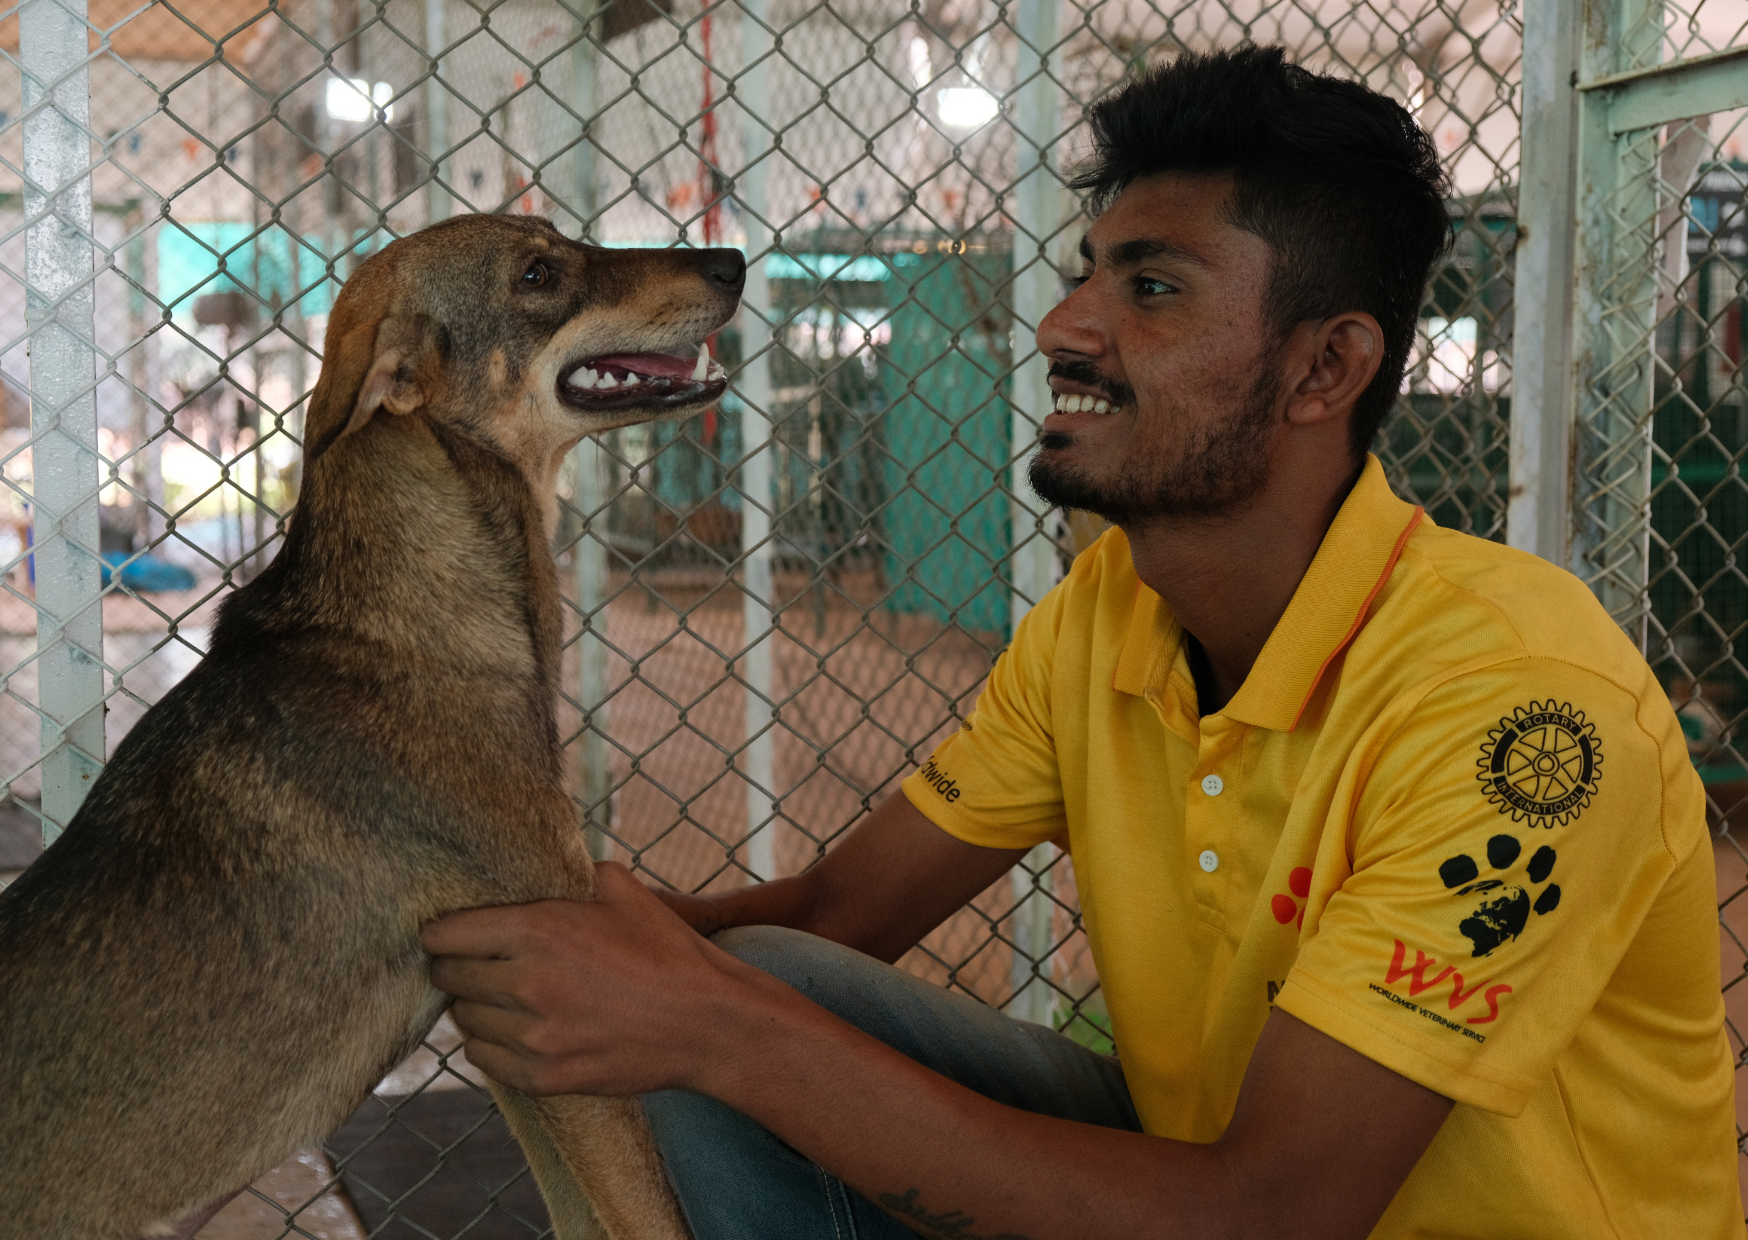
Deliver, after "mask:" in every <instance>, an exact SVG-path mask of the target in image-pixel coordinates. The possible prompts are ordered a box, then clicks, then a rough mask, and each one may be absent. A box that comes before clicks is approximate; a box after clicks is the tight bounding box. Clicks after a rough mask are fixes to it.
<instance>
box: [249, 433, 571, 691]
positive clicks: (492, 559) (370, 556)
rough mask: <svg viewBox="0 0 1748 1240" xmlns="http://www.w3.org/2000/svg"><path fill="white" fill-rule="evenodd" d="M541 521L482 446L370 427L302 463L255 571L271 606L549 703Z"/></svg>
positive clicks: (550, 645) (552, 685)
mask: <svg viewBox="0 0 1748 1240" xmlns="http://www.w3.org/2000/svg"><path fill="white" fill-rule="evenodd" d="M545 524H546V523H545V520H544V517H543V513H542V509H541V505H540V504H539V502H538V501H537V499H536V498H535V497H534V495H533V494H532V492H531V490H530V487H529V485H528V483H527V482H526V480H525V479H524V478H523V476H522V475H521V474H520V473H519V472H518V471H517V470H516V469H515V468H514V467H513V466H511V465H510V464H509V463H507V462H506V461H504V460H502V459H501V458H500V457H498V456H497V455H495V454H494V453H493V452H492V451H491V450H490V449H489V448H488V447H487V446H486V445H484V444H482V443H480V442H479V441H478V440H476V439H473V438H471V437H469V436H468V435H467V434H466V433H465V432H462V431H456V430H453V429H450V428H446V427H442V426H437V425H433V424H430V423H427V422H425V421H423V420H422V419H417V418H404V419H394V420H393V421H388V420H382V421H380V422H378V423H373V424H371V425H369V426H366V427H364V428H363V429H362V430H361V431H359V432H358V433H357V434H356V435H353V436H349V437H347V439H345V440H342V441H340V442H339V443H337V444H335V445H334V447H333V448H332V449H330V450H329V451H327V452H325V453H323V454H322V455H321V456H320V457H319V458H318V459H317V460H315V461H314V462H312V463H311V465H310V467H309V468H308V470H307V472H306V477H305V480H304V489H303V493H302V495H300V497H299V501H298V509H297V513H296V515H295V516H294V517H293V518H292V525H291V530H290V533H289V535H288V537H287V542H286V546H285V549H284V550H283V551H282V552H281V554H280V557H279V559H277V560H275V562H274V566H273V568H272V569H270V570H269V572H270V573H273V572H275V571H276V570H277V571H278V573H279V575H280V576H281V577H282V580H281V581H280V582H279V583H277V588H276V589H274V590H273V594H274V595H276V596H277V598H276V600H275V604H274V606H273V607H272V608H271V611H272V612H273V613H275V614H277V616H279V617H280V618H281V619H282V620H286V621H290V622H291V623H294V624H296V623H303V624H310V625H316V626H321V627H324V628H331V629H339V630H342V631H344V632H346V633H347V634H348V635H349V636H350V637H352V638H354V639H356V640H357V641H359V642H361V643H364V644H365V645H366V646H370V647H375V648H377V649H380V650H385V651H386V652H392V656H393V658H394V659H395V661H396V664H397V665H399V666H415V667H419V668H421V669H427V670H428V671H429V673H430V674H431V675H433V676H436V677H438V678H439V679H452V678H462V679H466V678H470V677H474V676H480V675H487V676H494V677H502V676H505V675H510V676H513V677H516V678H517V679H521V678H523V677H532V679H533V681H534V682H535V684H534V685H531V686H530V687H531V688H537V690H538V691H539V692H541V693H542V694H543V696H544V698H545V701H546V702H547V703H548V704H549V707H548V708H549V709H550V703H551V702H552V701H553V700H554V697H555V695H556V692H557V685H558V681H557V673H558V663H559V641H560V629H561V618H560V617H561V611H560V603H559V596H558V578H557V572H556V570H555V568H554V565H553V561H552V555H551V552H550V551H549V550H548V547H547V534H546V530H545ZM282 561H283V563H282ZM263 584H265V582H264V583H263ZM240 601H241V600H240ZM264 618H266V617H264ZM269 622H270V623H271V621H269Z"/></svg>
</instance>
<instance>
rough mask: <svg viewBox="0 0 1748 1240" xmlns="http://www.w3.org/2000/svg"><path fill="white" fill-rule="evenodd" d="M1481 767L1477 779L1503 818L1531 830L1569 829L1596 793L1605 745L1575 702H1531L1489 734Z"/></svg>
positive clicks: (1483, 744) (1482, 748) (1483, 746)
mask: <svg viewBox="0 0 1748 1240" xmlns="http://www.w3.org/2000/svg"><path fill="white" fill-rule="evenodd" d="M1476 765H1478V766H1479V767H1480V768H1481V769H1480V771H1479V772H1478V773H1477V774H1476V776H1475V778H1477V779H1479V780H1480V781H1481V788H1482V790H1483V792H1485V793H1486V796H1487V799H1488V800H1489V801H1490V802H1492V803H1493V805H1494V806H1496V807H1497V808H1498V810H1499V812H1500V813H1502V814H1510V815H1511V820H1512V821H1513V822H1522V821H1524V820H1525V819H1528V820H1529V825H1530V826H1532V827H1552V826H1553V825H1554V824H1555V823H1559V824H1560V825H1561V826H1564V825H1565V824H1566V823H1568V822H1571V821H1572V820H1573V819H1575V818H1577V817H1578V815H1580V814H1582V813H1583V812H1584V808H1585V806H1587V805H1589V804H1590V798H1591V796H1592V795H1593V794H1594V793H1595V792H1596V785H1597V782H1598V781H1599V780H1600V779H1601V778H1602V741H1601V739H1600V738H1599V737H1598V736H1597V735H1596V725H1595V724H1592V723H1591V722H1590V721H1589V720H1587V719H1585V717H1584V712H1583V711H1581V710H1574V709H1573V708H1572V704H1571V703H1570V702H1561V703H1557V704H1556V703H1554V702H1551V701H1549V702H1531V703H1530V704H1529V705H1528V706H1519V707H1518V708H1517V709H1516V710H1514V711H1512V712H1511V714H1510V715H1509V716H1507V717H1506V718H1504V719H1501V720H1500V721H1499V726H1498V727H1496V728H1494V729H1493V730H1492V731H1491V732H1489V733H1488V734H1487V739H1486V740H1484V741H1482V742H1481V759H1480V761H1479V762H1478V763H1477V764H1476Z"/></svg>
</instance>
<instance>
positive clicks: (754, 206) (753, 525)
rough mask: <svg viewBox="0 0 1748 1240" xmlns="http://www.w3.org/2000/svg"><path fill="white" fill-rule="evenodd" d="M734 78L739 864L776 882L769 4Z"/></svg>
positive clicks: (751, 30) (756, 13) (750, 24)
mask: <svg viewBox="0 0 1748 1240" xmlns="http://www.w3.org/2000/svg"><path fill="white" fill-rule="evenodd" d="M740 9H741V23H740V46H741V66H742V67H741V73H740V76H739V77H738V78H737V79H736V81H735V84H734V94H735V100H736V102H737V103H738V104H739V105H740V106H739V115H740V121H741V161H742V171H741V173H740V175H739V176H738V177H736V178H735V181H736V187H735V192H736V196H737V197H738V198H739V199H740V204H741V219H742V220H743V221H744V222H745V228H746V254H747V277H746V288H745V291H744V292H743V293H742V294H741V312H740V321H741V358H742V364H741V372H740V375H739V376H738V377H737V378H736V381H735V385H736V387H737V389H738V390H739V394H740V401H741V415H740V417H741V440H740V441H741V452H742V453H743V454H744V459H743V460H742V462H741V467H740V476H741V481H740V493H741V505H740V517H741V526H740V545H741V590H742V599H741V624H742V640H743V642H744V643H745V646H744V653H742V655H741V657H740V659H739V660H738V662H739V664H740V679H741V683H742V684H743V685H745V686H746V748H745V749H744V750H742V752H741V761H740V770H741V775H742V777H743V778H744V779H745V780H746V784H747V842H746V844H745V846H744V848H743V849H742V850H741V860H742V863H743V864H744V865H745V866H746V868H747V869H748V870H749V871H750V872H751V873H752V874H753V875H754V876H755V877H757V878H761V879H766V878H775V877H776V876H777V861H776V855H777V850H776V840H775V834H776V823H775V818H774V801H773V798H772V795H771V794H772V791H773V790H774V789H775V787H776V773H775V743H774V738H773V735H772V733H773V729H774V728H775V726H776V700H775V698H774V697H773V693H772V685H771V670H772V669H771V639H772V627H771V626H772V612H773V602H774V598H773V595H772V581H771V560H772V543H771V506H772V495H771V441H772V438H773V435H774V430H773V428H772V426H771V400H772V395H771V362H770V352H771V322H770V317H771V315H772V313H773V311H772V309H771V290H770V284H769V283H768V282H767V280H766V278H765V258H766V255H767V253H768V251H769V250H770V248H771V228H770V224H769V223H768V219H769V216H768V212H769V210H770V203H769V194H768V192H767V187H768V184H769V181H768V178H769V165H768V159H769V156H770V152H771V135H770V130H769V129H768V128H767V127H766V125H765V124H764V122H763V121H762V120H761V119H760V118H759V116H758V115H757V114H756V112H755V109H765V108H768V107H769V106H770V94H769V81H770V73H769V70H768V69H767V68H766V65H765V63H764V62H765V58H766V57H768V56H769V55H770V53H771V48H772V39H771V34H770V31H769V29H768V27H767V24H766V22H767V17H766V15H767V5H766V0H741V4H740Z"/></svg>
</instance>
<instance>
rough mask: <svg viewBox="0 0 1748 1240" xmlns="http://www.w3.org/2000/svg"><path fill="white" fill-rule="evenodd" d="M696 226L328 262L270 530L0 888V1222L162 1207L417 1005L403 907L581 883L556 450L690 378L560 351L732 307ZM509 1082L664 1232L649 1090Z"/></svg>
mask: <svg viewBox="0 0 1748 1240" xmlns="http://www.w3.org/2000/svg"><path fill="white" fill-rule="evenodd" d="M535 258H540V259H542V260H543V261H546V262H548V263H549V265H550V266H551V268H552V270H553V272H554V280H555V282H554V284H553V285H552V286H551V287H546V288H541V289H539V290H536V291H534V292H530V291H529V290H528V289H527V288H525V287H523V286H521V285H520V284H519V283H518V281H519V278H520V276H521V274H522V273H523V272H524V271H525V270H526V269H527V268H528V266H529V264H530V262H531V261H532V260H534V259H535ZM707 261H710V260H709V259H708V256H704V257H701V256H699V255H697V254H692V253H688V252H681V251H650V250H636V251H606V250H600V249H595V248H593V247H584V246H580V245H577V244H574V243H572V242H569V241H567V240H565V239H564V238H563V237H561V236H560V235H559V234H558V233H557V232H556V231H554V230H553V229H552V228H551V226H550V225H548V224H546V223H545V222H544V221H536V220H528V219H517V218H511V217H496V216H470V217H465V218H462V219H457V220H453V221H449V222H448V223H445V224H442V225H438V226H435V227H433V228H431V229H427V230H426V231H425V232H423V233H419V234H415V235H414V236H412V237H409V238H406V239H404V240H401V241H397V242H395V243H394V244H393V245H391V246H389V247H388V248H387V249H386V250H384V251H383V252H382V253H381V254H379V255H377V256H375V257H373V258H371V259H370V260H368V261H367V262H365V263H364V264H363V265H362V266H361V267H360V268H359V270H358V271H357V272H356V273H355V274H354V276H353V277H352V279H351V280H349V281H348V282H347V284H346V287H345V289H344V290H343V291H342V292H341V294H340V297H339V298H338V299H337V301H336V303H335V306H334V310H333V314H332V315H331V317H330V322H329V326H328V337H327V342H326V346H325V351H324V358H323V367H322V373H321V376H320V378H319V380H318V381H317V384H316V389H315V392H314V394H313V397H312V401H311V406H310V412H309V418H308V426H307V436H306V456H307V460H306V468H305V487H304V493H303V495H302V496H301V497H300V502H299V506H298V510H297V514H296V516H295V518H294V520H293V522H292V525H291V527H290V530H289V532H288V535H287V540H286V544H285V546H284V548H283V549H282V550H281V552H280V554H279V555H278V556H277V557H276V558H275V560H274V562H273V564H272V565H271V566H270V567H269V568H268V570H267V571H266V572H264V573H263V574H262V575H261V577H259V578H258V579H256V580H255V581H254V582H252V583H250V585H248V586H247V587H245V588H244V589H243V590H241V591H239V592H238V593H237V594H236V595H235V596H234V597H233V598H232V600H231V601H230V602H228V603H227V604H226V606H225V608H224V610H223V612H222V614H221V617H220V620H219V622H218V624H217V625H216V626H215V629H214V632H213V638H212V649H211V652H210V653H209V654H208V656H207V658H206V659H205V660H203V661H202V663H201V664H200V665H199V666H198V667H197V668H196V669H195V670H194V671H193V672H192V673H190V675H189V676H188V677H187V679H185V680H184V681H183V682H182V683H181V684H180V685H178V686H177V687H176V688H175V689H174V690H172V691H171V692H170V693H169V694H167V695H166V696H165V698H164V700H163V701H162V702H160V703H159V704H158V705H157V706H155V707H153V709H152V710H151V711H149V712H147V714H146V716H145V717H144V718H143V719H142V720H141V721H140V722H139V723H138V724H137V725H135V727H134V728H133V730H132V731H131V732H130V733H129V734H128V736H127V738H126V740H125V741H124V742H123V743H122V745H121V746H120V748H119V749H118V750H117V752H116V755H115V757H114V759H113V760H112V761H111V763H110V765H109V767H108V768H107V769H106V771H105V772H104V774H103V775H102V777H101V778H100V779H99V780H98V781H97V784H96V786H95V787H94V788H93V789H92V791H91V794H90V796H89V798H88V799H87V801H86V804H85V806H84V808H83V809H81V811H80V812H79V814H78V816H77V817H76V818H75V819H74V821H73V822H72V823H71V824H70V826H69V827H68V829H67V831H66V833H65V834H64V835H63V836H62V837H61V838H60V839H59V840H58V841H56V843H55V844H54V845H53V846H52V847H51V848H49V849H48V850H47V851H46V852H45V853H44V854H43V856H42V858H41V859H40V860H39V861H38V862H37V864H36V865H34V866H32V867H31V869H30V870H28V871H26V873H25V874H24V876H23V877H21V878H20V879H19V880H18V881H17V882H16V883H14V884H13V885H12V886H11V887H10V888H8V889H7V890H6V891H5V892H4V893H0V1240H13V1238H15V1237H16V1238H17V1240H25V1238H26V1237H28V1238H29V1240H134V1238H136V1237H140V1236H144V1235H150V1234H177V1233H178V1232H180V1231H185V1230H186V1227H182V1226H179V1224H191V1223H192V1216H194V1215H196V1214H198V1213H199V1212H201V1211H202V1210H203V1208H204V1207H207V1206H209V1204H210V1203H212V1202H215V1201H218V1200H221V1199H223V1198H224V1197H225V1196H226V1195H228V1194H231V1193H234V1192H235V1191H236V1190H237V1189H239V1188H240V1187H242V1186H243V1185H245V1184H247V1183H249V1182H250V1181H251V1180H253V1179H254V1178H256V1177H257V1176H259V1175H261V1174H262V1173H263V1172H265V1171H266V1170H268V1169H269V1168H271V1167H273V1166H274V1165H276V1164H277V1163H279V1162H280V1161H282V1160H283V1159H284V1158H285V1157H287V1156H288V1155H289V1154H290V1153H291V1152H292V1151H294V1150H295V1149H297V1148H298V1147H300V1146H302V1145H305V1144H308V1143H311V1142H314V1141H319V1140H321V1139H322V1138H323V1137H325V1136H326V1135H327V1134H328V1133H329V1132H331V1131H332V1130H333V1129H334V1128H335V1127H336V1126H337V1125H338V1124H339V1123H340V1122H341V1121H342V1120H344V1119H345V1117H346V1116H347V1115H349V1114H350V1113H351V1112H352V1111H353V1110H354V1109H355V1108H356V1107H357V1106H358V1104H359V1103H360V1102H361V1101H362V1100H363V1098H364V1096H365V1095H366V1093H367V1092H368V1091H369V1090H370V1088H371V1087H372V1086H373V1085H374V1084H375V1083H376V1082H377V1081H378V1080H379V1079H381V1077H382V1076H383V1074H384V1073H385V1072H386V1071H387V1070H388V1069H389V1068H390V1067H392V1066H393V1065H394V1064H395V1063H396V1062H398V1061H399V1060H400V1059H401V1058H402V1057H404V1056H405V1055H406V1054H407V1053H408V1052H409V1051H410V1050H411V1049H412V1048H413V1047H415V1046H416V1045H417V1044H418V1042H419V1040H420V1039H421V1038H422V1037H423V1036H424V1034H425V1033H426V1031H427V1030H429V1028H430V1027H431V1025H432V1023H433V1022H434V1021H435V1020H436V1018H437V1016H438V1015H439V1014H440V1013H441V1011H442V1010H443V1007H444V1005H445V996H443V995H442V994H440V993H438V992H437V991H435V990H433V989H432V987H431V986H430V983H429V981H428V978H427V971H426V965H427V962H426V959H425V957H424V955H423V953H422V952H421V951H420V950H419V946H418V940H417V934H418V929H419V927H420V926H421V925H422V924H423V923H424V922H426V921H428V920H429V919H431V918H432V917H434V916H437V915H439V914H441V913H444V912H449V911H452V910H455V909H460V908H469V907H478V906H482V905H493V904H505V903H514V902H521V901H527V900H534V899H543V898H553V897H562V898H571V899H587V898H589V895H590V893H591V891H592V888H593V870H592V867H591V864H590V862H589V858H588V856H587V854H586V853H585V851H584V849H583V847H582V841H581V836H580V833H579V832H578V830H577V823H576V817H575V813H574V809H573V805H572V802H571V800H570V797H569V795H568V793H567V790H566V786H565V780H564V765H563V763H562V761H561V754H560V748H559V740H558V735H557V728H556V723H555V720H554V716H553V708H554V704H555V701H556V692H557V674H558V665H559V640H560V627H561V626H560V606H561V605H560V600H559V593H558V586H557V577H556V571H555V568H554V565H553V561H552V557H551V554H550V552H549V550H548V541H549V539H550V537H551V533H552V529H553V525H554V519H555V503H556V501H555V499H554V494H553V491H554V487H553V484H554V481H555V478H556V473H557V470H558V467H559V464H560V462H561V461H562V459H563V457H564V454H565V452H566V451H567V450H568V449H569V447H570V446H571V445H573V444H574V443H575V442H576V441H577V440H578V439H579V438H580V437H582V436H583V435H584V434H586V433H594V432H598V431H600V430H604V429H607V428H608V427H611V426H614V425H624V424H626V423H630V422H635V421H643V420H647V419H648V418H650V417H653V416H661V415H663V414H676V415H677V414H684V413H686V412H689V411H690V410H691V409H694V408H697V407H699V402H698V401H696V400H694V402H693V404H691V405H689V406H675V407H670V408H667V409H656V408H626V409H618V410H614V411H612V412H610V413H606V412H599V411H597V412H593V413H585V412H581V411H579V409H578V408H577V407H576V406H575V405H574V404H573V403H567V402H566V401H564V400H561V399H559V396H558V394H557V382H558V377H559V375H560V374H561V373H562V371H563V369H564V368H565V367H566V366H567V365H569V364H571V363H574V362H575V361H577V360H578V359H580V358H584V357H596V356H601V355H604V354H607V353H616V352H643V351H663V352H666V351H672V350H674V349H676V348H682V347H684V346H686V345H687V344H689V343H695V342H697V341H698V340H701V339H703V338H704V336H705V335H706V334H707V333H708V332H709V331H711V330H714V329H715V328H716V327H718V326H720V325H721V323H722V322H723V321H725V320H726V319H727V317H728V316H729V314H731V313H732V312H733V309H734V305H735V301H736V298H737V294H738V282H736V281H732V280H731V281H725V279H724V278H723V277H722V274H721V273H722V271H723V268H722V266H721V263H722V261H723V260H721V259H720V258H718V259H716V260H714V261H715V262H716V264H717V265H716V266H715V267H713V268H711V269H710V271H711V272H714V273H715V274H714V275H711V274H708V273H707V272H706V269H705V263H706V262H707ZM497 1092H498V1096H499V1098H500V1101H501V1102H502V1104H503V1106H504V1111H505V1114H506V1117H507V1118H508V1120H509V1122H510V1124H511V1127H512V1130H513V1131H514V1132H515V1133H516V1135H517V1136H518V1138H519V1139H520V1140H521V1141H522V1142H523V1144H524V1146H525V1147H526V1148H527V1150H528V1153H529V1158H530V1162H531V1164H532V1165H533V1167H534V1169H535V1174H536V1177H537V1179H538V1181H539V1183H540V1186H541V1189H542V1191H543V1192H544V1193H545V1194H546V1196H547V1199H548V1202H549V1204H550V1206H551V1208H552V1215H553V1221H554V1225H555V1229H556V1232H557V1235H558V1236H559V1238H560V1240H585V1238H588V1240H593V1238H595V1237H600V1236H606V1237H608V1238H609V1240H680V1238H681V1237H684V1236H685V1235H686V1229H685V1226H684V1223H683V1222H682V1220H681V1218H680V1214H679V1212H678V1208H677V1206H676V1204H675V1202H674V1200H673V1197H672V1194H671V1192H670V1191H669V1189H668V1187H667V1182H666V1180H665V1178H664V1177H663V1174H662V1171H661V1168H660V1165H659V1162H658V1160H657V1158H656V1155H655V1151H654V1149H653V1146H652V1145H651V1143H650V1138H649V1133H648V1131H647V1127H646V1126H645V1124H644V1122H643V1117H642V1111H641V1109H640V1108H639V1107H638V1106H637V1104H636V1103H635V1102H632V1101H621V1100H611V1099H583V1098H565V1099H545V1100H532V1099H528V1098H525V1097H522V1096H521V1095H519V1094H515V1093H514V1092H512V1091H508V1090H499V1091H497ZM579 1184H580V1186H581V1187H580V1188H579ZM591 1202H592V1203H593V1205H592V1206H591V1204H590V1203H591ZM597 1216H598V1217H597Z"/></svg>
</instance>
